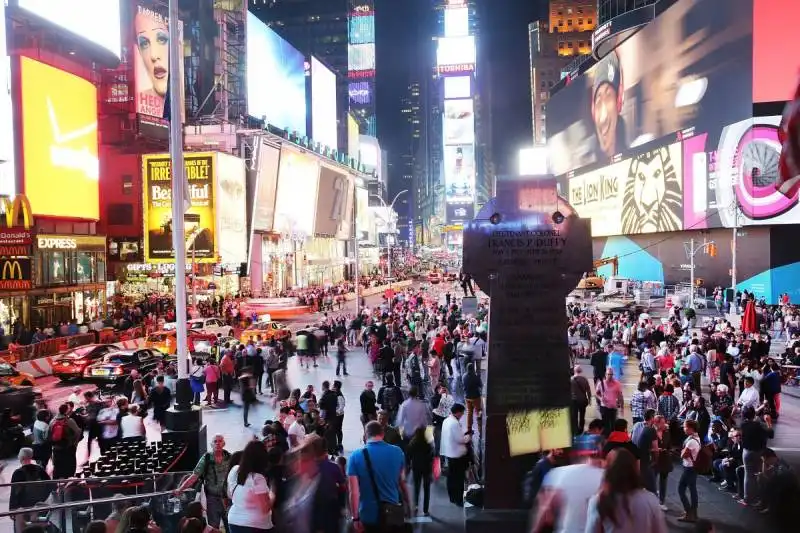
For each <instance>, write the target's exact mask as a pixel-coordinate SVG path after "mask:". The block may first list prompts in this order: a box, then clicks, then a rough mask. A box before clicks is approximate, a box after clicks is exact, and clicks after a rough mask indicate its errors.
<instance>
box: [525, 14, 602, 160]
mask: <svg viewBox="0 0 800 533" xmlns="http://www.w3.org/2000/svg"><path fill="white" fill-rule="evenodd" d="M596 25H597V3H596V2H595V1H594V0H550V7H549V18H548V20H547V21H544V20H539V21H536V22H533V23H531V24H530V25H529V26H528V33H529V45H530V70H531V105H532V111H533V114H532V116H533V142H534V144H544V143H545V142H546V140H547V131H546V129H545V118H546V116H547V100H548V99H549V98H550V89H551V88H552V87H553V86H554V85H555V84H557V83H558V82H559V81H561V78H562V77H563V75H562V72H564V71H568V70H569V68H567V67H568V66H569V65H571V64H572V63H573V62H575V63H576V64H577V63H578V62H580V61H582V58H583V57H584V56H587V55H589V54H591V52H592V31H593V30H594V28H595V26H596Z"/></svg>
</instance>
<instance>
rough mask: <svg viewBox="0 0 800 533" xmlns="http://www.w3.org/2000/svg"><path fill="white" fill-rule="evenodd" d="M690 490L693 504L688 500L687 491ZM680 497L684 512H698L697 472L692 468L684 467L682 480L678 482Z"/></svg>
mask: <svg viewBox="0 0 800 533" xmlns="http://www.w3.org/2000/svg"><path fill="white" fill-rule="evenodd" d="M687 488H688V489H689V496H690V497H691V502H690V501H689V499H688V498H686V489H687ZM678 496H680V498H681V503H682V504H683V510H684V511H686V512H687V513H689V512H692V511H694V512H697V470H695V469H694V467H692V466H684V467H683V472H682V473H681V479H680V481H679V482H678Z"/></svg>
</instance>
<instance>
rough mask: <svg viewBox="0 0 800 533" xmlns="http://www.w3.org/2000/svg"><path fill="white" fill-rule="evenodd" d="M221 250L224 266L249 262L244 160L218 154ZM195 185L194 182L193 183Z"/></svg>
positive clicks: (218, 228) (218, 217) (218, 213)
mask: <svg viewBox="0 0 800 533" xmlns="http://www.w3.org/2000/svg"><path fill="white" fill-rule="evenodd" d="M216 177H217V194H216V196H215V197H214V199H215V202H216V213H217V235H218V237H217V240H218V241H219V242H218V243H217V249H218V255H219V257H220V259H221V260H222V262H223V263H244V262H246V261H247V206H246V205H245V204H246V202H245V191H246V183H245V167H244V160H243V159H239V158H238V157H235V156H232V155H230V154H224V153H217V154H216ZM190 183H191V182H190Z"/></svg>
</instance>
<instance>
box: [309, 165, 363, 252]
mask: <svg viewBox="0 0 800 533" xmlns="http://www.w3.org/2000/svg"><path fill="white" fill-rule="evenodd" d="M353 186H354V182H353V179H352V178H351V177H350V176H349V175H348V174H347V173H345V172H342V171H340V170H336V169H334V168H331V167H329V166H327V165H322V166H321V167H320V171H319V193H318V194H317V217H316V222H315V224H314V233H315V234H316V235H320V236H325V237H336V238H337V239H342V240H345V239H348V238H350V237H351V236H352V235H351V234H350V232H351V231H352V229H351V228H352V219H353V200H352V198H353Z"/></svg>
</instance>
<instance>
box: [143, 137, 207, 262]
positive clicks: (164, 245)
mask: <svg viewBox="0 0 800 533" xmlns="http://www.w3.org/2000/svg"><path fill="white" fill-rule="evenodd" d="M215 155H216V154H215V153H213V152H196V153H185V154H184V156H183V157H184V166H185V169H186V179H187V180H188V181H189V191H190V197H191V207H190V208H189V211H188V212H187V213H186V215H185V217H184V219H185V222H184V224H185V225H184V230H185V233H186V250H187V252H189V253H191V250H192V248H194V254H195V259H196V261H197V262H198V263H216V262H217V246H216V231H215V228H216V214H215V209H214V207H215V199H214V191H215V190H216V184H215V182H216V173H215V166H214V165H215ZM171 187H172V172H171V169H170V159H169V154H153V155H144V156H142V188H143V189H144V207H143V211H144V253H145V261H146V262H148V263H165V262H170V261H174V259H175V250H174V249H173V248H172V188H171ZM187 255H188V254H187Z"/></svg>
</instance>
